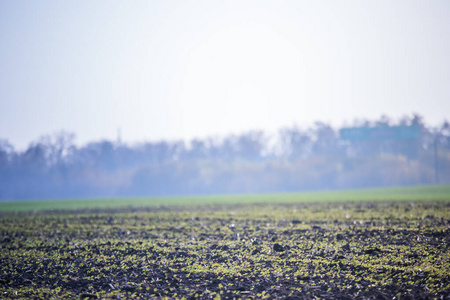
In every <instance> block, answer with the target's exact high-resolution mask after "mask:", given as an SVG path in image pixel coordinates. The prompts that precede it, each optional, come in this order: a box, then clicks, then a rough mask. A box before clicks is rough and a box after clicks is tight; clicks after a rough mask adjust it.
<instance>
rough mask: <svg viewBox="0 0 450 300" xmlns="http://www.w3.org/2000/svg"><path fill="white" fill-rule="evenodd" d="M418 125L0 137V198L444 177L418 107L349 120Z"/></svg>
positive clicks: (445, 167)
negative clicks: (395, 130) (410, 132)
mask: <svg viewBox="0 0 450 300" xmlns="http://www.w3.org/2000/svg"><path fill="white" fill-rule="evenodd" d="M400 125H402V126H412V125H414V126H418V127H419V128H420V136H419V138H418V139H410V140H383V141H380V140H379V141H348V140H343V139H341V138H340V136H339V129H340V128H333V127H332V126H330V125H329V124H327V123H323V122H316V123H314V124H312V125H311V126H310V127H308V128H301V127H299V126H296V125H293V126H289V127H285V128H282V129H280V130H279V131H278V132H277V133H276V134H273V135H270V134H268V133H265V132H263V131H248V132H244V133H241V134H237V135H228V136H222V137H217V136H211V137H207V138H203V139H193V140H191V141H189V142H184V141H160V142H146V143H141V144H136V145H128V144H124V143H121V142H119V141H115V142H114V141H107V140H103V141H95V142H91V143H89V144H86V145H83V146H76V144H75V135H74V134H72V133H67V132H60V133H58V134H55V135H53V136H43V137H41V138H39V139H38V140H37V141H35V142H33V143H31V144H30V145H29V147H28V148H27V149H26V150H24V151H16V150H15V149H14V147H13V146H12V145H11V144H10V143H9V142H8V141H7V140H0V199H2V200H16V199H17V200H20V199H51V198H89V197H104V198H107V197H146V196H175V195H203V194H230V193H233V194H239V193H273V192H295V191H306V190H308V191H310V190H332V189H348V188H367V187H387V186H401V185H422V184H435V183H439V184H444V183H450V124H449V123H448V122H447V121H444V122H442V124H441V125H439V126H435V127H432V126H428V125H427V124H426V123H425V122H424V120H423V118H422V117H421V116H419V115H412V116H405V117H403V118H401V119H399V120H396V121H393V120H392V119H390V118H389V117H387V116H382V117H380V118H379V119H378V120H374V121H370V120H355V121H354V122H353V123H352V124H351V125H350V126H349V127H362V128H364V127H367V128H371V127H380V126H400Z"/></svg>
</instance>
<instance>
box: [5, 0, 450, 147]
mask: <svg viewBox="0 0 450 300" xmlns="http://www.w3.org/2000/svg"><path fill="white" fill-rule="evenodd" d="M449 53H450V1H448V0H441V1H433V0H421V1H413V0H407V1H400V0H396V1H392V0H386V1H382V0H374V1H368V0H364V1H362V0H358V1H338V0H330V1H320V0H319V1H318V0H311V1H299V0H295V1H288V0H284V1H283V0H274V1H261V0H255V1H246V0H238V1H230V0H226V1H214V0H208V1H185V0H184V1H170V0H166V1H111V0H107V1H106V0H105V1H100V0H98V1H81V0H77V1H59V0H57V1H56V0H55V1H45V0H40V1H35V0H32V1H20V0H11V1H8V0H3V1H0V139H8V140H9V141H10V142H11V143H12V144H13V145H15V146H16V147H17V148H23V147H26V146H27V145H28V143H29V142H31V141H32V140H36V139H37V138H38V137H39V136H41V135H43V134H52V133H54V132H57V131H60V130H66V131H70V132H74V133H75V134H76V135H77V140H76V141H77V142H78V143H85V142H87V141H93V140H99V139H111V140H115V139H116V136H117V131H118V129H119V128H120V129H121V132H122V139H123V140H124V141H126V142H138V141H144V140H151V141H154V140H160V139H169V140H173V139H179V138H182V139H191V138H193V137H204V136H207V135H212V134H227V133H238V132H241V131H244V130H250V129H263V130H267V131H274V130H276V129H277V128H280V127H282V126H288V125H292V124H294V123H297V124H299V125H309V124H311V123H312V122H314V121H316V120H321V121H325V122H330V123H331V124H333V125H335V126H340V125H342V124H343V123H344V122H345V121H351V120H353V119H354V118H370V119H375V118H378V117H379V116H380V115H381V114H387V115H389V116H391V117H394V118H398V117H400V116H402V115H405V114H411V113H413V112H417V113H420V114H421V115H423V116H424V117H425V120H426V121H427V122H428V123H431V124H438V123H441V122H442V121H443V120H444V119H449V117H450V54H449Z"/></svg>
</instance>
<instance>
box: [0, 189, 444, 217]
mask: <svg viewBox="0 0 450 300" xmlns="http://www.w3.org/2000/svg"><path fill="white" fill-rule="evenodd" d="M448 200H450V185H433V186H411V187H395V188H376V189H360V190H339V191H321V192H302V193H279V194H251V195H250V194H248V195H222V196H189V197H158V198H156V197H155V198H113V199H70V200H69V199H68V200H33V201H11V202H0V212H15V211H37V210H52V209H53V210H72V209H90V208H118V207H148V206H156V207H157V206H171V205H183V206H190V205H224V204H245V203H275V204H276V203H309V202H347V201H448Z"/></svg>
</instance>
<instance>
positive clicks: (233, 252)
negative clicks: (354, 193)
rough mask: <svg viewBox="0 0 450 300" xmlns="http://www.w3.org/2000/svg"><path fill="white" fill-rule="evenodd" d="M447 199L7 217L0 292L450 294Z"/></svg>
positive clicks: (44, 295) (41, 295)
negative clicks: (411, 201)
mask: <svg viewBox="0 0 450 300" xmlns="http://www.w3.org/2000/svg"><path fill="white" fill-rule="evenodd" d="M449 216H450V214H449V203H447V202H438V203H431V204H430V203H377V204H370V203H366V204H358V203H350V204H345V205H344V206H343V205H342V204H333V205H331V204H320V205H319V204H311V205H306V204H303V205H285V206H277V207H276V208H274V207H273V206H261V205H259V206H242V207H234V208H228V209H221V210H216V209H211V208H202V209H199V210H198V211H173V210H171V211H158V212H126V213H124V212H120V211H116V212H108V213H107V214H106V213H102V212H99V211H97V212H95V213H89V212H83V213H82V212H79V213H77V214H73V213H64V212H59V213H54V212H53V213H43V214H39V215H33V214H29V215H26V214H22V215H10V216H7V215H3V216H2V217H1V223H0V224H1V227H0V228H1V237H0V247H1V248H0V286H1V289H0V291H1V295H0V299H20V298H23V299H52V298H53V299H56V298H60V299H65V298H80V299H100V298H102V299H127V298H130V299H131V298H133V299H148V298H183V297H184V298H186V299H197V298H199V299H213V298H219V297H220V298H222V299H232V298H255V299H259V298H268V299H275V298H276V299H314V298H325V299H449V297H450V255H449V253H450V251H449V247H450V246H449V245H450V229H449V227H450V218H449Z"/></svg>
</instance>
